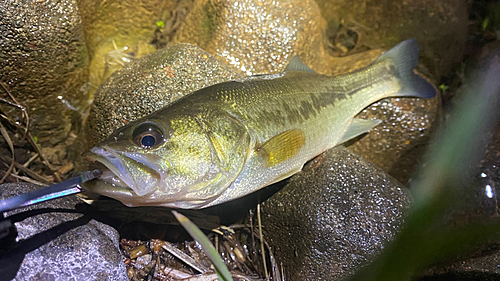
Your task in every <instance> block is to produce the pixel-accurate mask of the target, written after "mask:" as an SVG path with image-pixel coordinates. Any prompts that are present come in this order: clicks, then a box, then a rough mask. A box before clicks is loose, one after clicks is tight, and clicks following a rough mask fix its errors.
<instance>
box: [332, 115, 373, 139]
mask: <svg viewBox="0 0 500 281" xmlns="http://www.w3.org/2000/svg"><path fill="white" fill-rule="evenodd" d="M380 123H382V120H377V119H374V120H366V119H359V118H354V119H352V121H351V123H350V124H349V127H347V130H346V131H345V133H344V135H343V136H342V138H341V139H340V141H339V143H343V142H346V141H348V140H350V139H353V138H355V137H357V136H359V135H361V134H364V133H367V132H368V131H370V130H371V129H372V128H373V127H375V126H377V125H378V124H380Z"/></svg>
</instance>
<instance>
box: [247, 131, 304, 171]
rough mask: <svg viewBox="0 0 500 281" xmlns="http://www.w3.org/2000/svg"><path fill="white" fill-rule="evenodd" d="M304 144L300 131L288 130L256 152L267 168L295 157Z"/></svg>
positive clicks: (302, 134)
mask: <svg viewBox="0 0 500 281" xmlns="http://www.w3.org/2000/svg"><path fill="white" fill-rule="evenodd" d="M305 142H306V135H305V134H304V132H303V131H302V130H299V129H293V130H288V131H284V132H283V133H281V134H279V135H276V136H274V137H273V138H272V139H270V140H268V141H267V142H266V143H264V144H263V145H262V146H260V147H258V148H257V149H256V152H257V153H258V154H259V155H261V156H262V157H263V158H264V160H265V161H266V166H267V167H272V166H275V165H277V164H279V163H281V162H283V161H285V160H288V159H290V158H292V157H293V156H295V155H297V154H298V153H299V152H300V149H301V148H302V147H303V146H304V144H305Z"/></svg>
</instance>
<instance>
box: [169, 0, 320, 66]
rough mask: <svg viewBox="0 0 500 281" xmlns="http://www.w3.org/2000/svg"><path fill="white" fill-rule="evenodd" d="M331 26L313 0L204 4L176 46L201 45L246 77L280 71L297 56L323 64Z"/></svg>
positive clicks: (193, 14) (189, 18) (208, 0)
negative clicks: (327, 36) (328, 26)
mask: <svg viewBox="0 0 500 281" xmlns="http://www.w3.org/2000/svg"><path fill="white" fill-rule="evenodd" d="M325 28H326V23H325V21H324V20H323V19H322V17H321V14H320V10H319V9H318V6H317V4H316V3H315V2H314V1H312V0H306V1H300V0H285V1H279V2H278V1H272V0H262V1H252V0H245V1H236V0H202V1H197V2H196V3H195V5H194V7H193V9H192V11H191V12H190V14H189V15H188V16H187V17H186V22H185V23H184V24H183V25H182V26H181V27H180V28H179V30H178V31H177V33H176V35H175V36H174V38H173V43H179V42H189V43H193V44H196V45H197V46H199V47H201V48H202V49H204V50H206V51H207V52H209V53H211V54H213V55H215V56H216V57H217V58H219V59H223V60H225V61H226V62H227V63H228V64H229V65H232V66H234V67H236V68H238V69H240V70H241V71H243V72H244V73H245V74H246V75H252V74H258V73H275V72H279V71H282V70H283V69H284V68H285V66H286V63H287V61H289V60H290V58H291V57H292V56H293V55H294V54H299V55H301V59H302V60H303V61H304V62H305V63H308V62H316V63H317V64H322V63H323V62H324V61H325V52H326V49H325V48H324V36H323V35H324V30H325ZM315 69H316V68H315Z"/></svg>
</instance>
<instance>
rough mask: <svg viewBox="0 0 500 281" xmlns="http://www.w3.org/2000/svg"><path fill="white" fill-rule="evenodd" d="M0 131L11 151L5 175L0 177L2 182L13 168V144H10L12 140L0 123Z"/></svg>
mask: <svg viewBox="0 0 500 281" xmlns="http://www.w3.org/2000/svg"><path fill="white" fill-rule="evenodd" d="M0 132H1V133H2V136H3V137H4V138H5V141H7V144H9V148H10V151H11V152H12V159H11V161H10V166H9V169H8V170H7V172H6V173H5V175H3V177H2V179H0V183H3V181H4V180H5V179H6V178H7V177H8V176H9V175H10V173H11V172H12V169H14V162H15V160H14V144H12V140H11V139H10V136H9V134H8V133H7V130H5V127H4V126H3V124H2V123H0Z"/></svg>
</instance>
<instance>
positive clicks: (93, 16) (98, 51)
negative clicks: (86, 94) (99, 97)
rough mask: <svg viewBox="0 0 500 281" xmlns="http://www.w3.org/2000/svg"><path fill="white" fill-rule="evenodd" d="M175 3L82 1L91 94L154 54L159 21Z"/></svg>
mask: <svg viewBox="0 0 500 281" xmlns="http://www.w3.org/2000/svg"><path fill="white" fill-rule="evenodd" d="M174 2H176V1H173V0H141V1H135V0H126V1H123V0H111V1H94V0H81V1H79V2H78V4H79V9H80V14H81V15H82V20H83V29H84V31H85V42H86V44H87V46H88V50H89V57H90V77H89V82H90V84H91V86H92V88H91V89H90V95H91V96H92V93H94V91H95V89H96V88H97V87H99V85H101V83H102V82H103V81H104V80H105V79H106V78H107V77H108V76H109V75H111V74H112V73H113V72H114V71H115V70H117V69H120V68H121V67H122V66H123V65H124V64H125V63H126V62H128V61H130V60H132V59H134V58H138V57H142V56H144V55H145V54H148V53H151V52H153V51H154V50H155V48H154V47H153V46H152V45H150V44H149V43H150V42H151V40H152V38H153V34H154V32H155V30H156V28H157V23H156V22H157V21H158V20H159V19H160V18H163V17H165V15H167V14H169V13H170V11H171V9H172V7H173V4H174Z"/></svg>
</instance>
